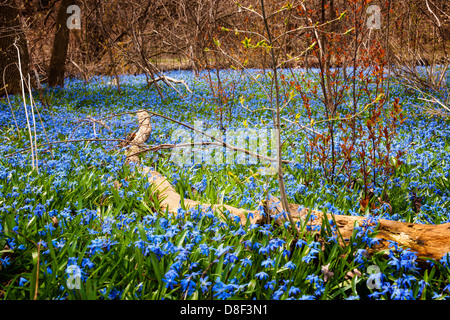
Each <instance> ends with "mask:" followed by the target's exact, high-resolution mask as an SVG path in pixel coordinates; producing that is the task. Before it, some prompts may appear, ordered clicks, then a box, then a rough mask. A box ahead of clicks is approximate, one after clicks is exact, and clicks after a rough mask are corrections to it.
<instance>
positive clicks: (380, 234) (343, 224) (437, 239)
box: [127, 110, 450, 262]
mask: <svg viewBox="0 0 450 320" xmlns="http://www.w3.org/2000/svg"><path fill="white" fill-rule="evenodd" d="M137 116H138V120H139V125H140V127H139V130H138V132H137V133H136V135H135V138H134V139H133V140H132V141H131V142H130V143H131V144H132V145H133V146H132V147H131V149H130V150H129V151H127V156H128V161H129V162H134V163H136V164H138V165H139V158H138V157H137V155H135V153H136V152H138V151H139V149H140V147H141V146H142V145H143V143H144V142H145V141H146V140H147V139H148V138H149V136H150V133H151V125H150V120H149V118H150V116H149V114H148V113H147V112H146V111H145V110H142V111H140V112H138V113H137ZM140 168H141V170H142V172H143V173H146V174H148V179H149V182H151V183H152V185H153V186H154V187H155V191H154V192H156V193H157V194H158V199H159V201H160V205H161V208H162V209H163V210H167V211H168V212H170V213H172V214H176V213H177V211H178V208H180V206H181V196H180V195H179V194H178V193H177V192H176V191H175V188H174V187H173V186H172V185H171V184H170V182H169V181H168V180H167V179H166V178H165V177H164V176H163V175H161V174H160V173H158V172H156V171H153V170H151V169H150V168H148V167H140ZM261 204H262V205H263V207H264V208H265V213H264V214H262V213H261V212H259V211H251V210H245V209H240V208H235V207H232V206H229V205H217V204H204V203H201V202H199V201H193V200H190V199H184V205H185V207H186V209H189V208H193V207H196V206H199V205H201V206H202V208H203V209H206V208H208V207H210V208H211V209H212V210H214V211H215V212H216V213H219V214H222V213H223V212H224V211H225V210H228V211H229V212H230V213H231V214H233V215H235V216H238V217H239V218H240V222H241V224H243V225H245V224H246V222H247V219H248V217H249V214H251V215H250V217H251V219H250V222H251V223H255V224H262V223H267V222H268V220H267V219H268V217H270V216H277V215H278V216H279V215H280V213H281V212H282V207H281V204H280V201H279V200H278V199H276V198H274V197H272V198H271V199H270V200H269V201H267V202H266V201H263V202H262V203H261ZM289 211H290V212H291V214H292V217H293V219H294V221H296V222H297V221H306V220H308V221H306V223H307V225H309V226H315V225H320V226H321V225H322V222H323V221H324V219H325V218H326V219H327V220H328V221H330V220H334V221H335V227H336V231H337V230H338V231H339V234H340V235H338V240H339V242H340V244H341V245H343V246H344V245H347V244H348V241H349V239H350V237H351V236H352V234H353V231H354V227H355V224H356V225H359V226H363V224H364V220H366V219H367V218H366V217H360V216H347V215H332V214H325V213H323V212H320V211H313V212H311V215H308V213H309V209H307V208H302V207H301V206H300V205H298V204H289ZM311 217H312V218H311ZM286 218H287V217H286V215H285V217H284V218H283V217H279V218H277V220H276V221H275V224H276V225H279V226H283V224H284V222H285V221H287V219H286ZM369 225H370V223H369ZM372 225H373V223H372ZM373 226H375V225H373ZM376 227H377V229H376V232H377V234H376V236H375V237H376V238H377V239H379V240H380V241H379V243H378V244H377V245H375V246H373V248H372V249H371V250H372V251H379V250H384V249H388V248H389V245H390V243H389V241H388V240H390V241H395V242H397V243H398V245H399V247H403V248H410V249H411V250H412V251H413V252H417V255H418V257H419V258H422V259H423V258H431V259H435V260H440V259H441V258H442V257H443V256H444V255H445V254H447V253H448V252H450V223H445V224H440V225H425V224H416V223H406V222H400V221H391V220H385V219H379V220H377V226H376ZM422 262H423V260H422Z"/></svg>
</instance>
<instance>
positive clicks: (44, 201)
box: [0, 71, 450, 300]
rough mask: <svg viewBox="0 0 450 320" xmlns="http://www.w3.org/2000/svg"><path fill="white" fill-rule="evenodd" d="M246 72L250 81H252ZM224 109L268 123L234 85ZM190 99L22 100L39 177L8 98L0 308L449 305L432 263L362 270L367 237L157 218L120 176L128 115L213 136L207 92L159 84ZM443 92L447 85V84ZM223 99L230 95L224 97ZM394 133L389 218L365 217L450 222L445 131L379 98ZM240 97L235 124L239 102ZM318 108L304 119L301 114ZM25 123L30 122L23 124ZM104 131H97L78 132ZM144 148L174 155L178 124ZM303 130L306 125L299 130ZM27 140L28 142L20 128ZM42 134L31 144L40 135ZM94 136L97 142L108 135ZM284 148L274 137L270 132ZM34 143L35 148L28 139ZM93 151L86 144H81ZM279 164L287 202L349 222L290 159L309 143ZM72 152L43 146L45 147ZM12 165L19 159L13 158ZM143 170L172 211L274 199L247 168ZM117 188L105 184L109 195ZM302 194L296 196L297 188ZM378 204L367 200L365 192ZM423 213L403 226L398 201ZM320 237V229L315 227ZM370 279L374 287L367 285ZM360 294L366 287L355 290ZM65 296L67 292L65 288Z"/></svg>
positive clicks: (409, 258)
mask: <svg viewBox="0 0 450 320" xmlns="http://www.w3.org/2000/svg"><path fill="white" fill-rule="evenodd" d="M252 72H257V71H252ZM225 73H226V75H224V76H223V77H224V78H226V79H229V80H228V81H230V82H231V81H233V77H235V78H236V79H239V81H238V80H236V81H235V86H233V89H232V90H231V89H229V90H228V89H226V90H225V91H224V93H223V94H224V95H229V96H230V97H231V96H232V97H233V98H230V99H229V100H228V103H227V104H226V105H225V106H224V110H225V111H224V117H225V118H224V124H225V125H226V126H227V127H228V128H241V127H242V126H243V123H244V121H245V125H246V126H249V127H250V126H251V127H254V128H267V127H270V126H271V118H270V114H269V113H267V112H258V113H252V112H251V111H250V109H258V108H261V107H262V106H264V105H265V104H267V101H266V99H265V98H264V97H263V95H262V94H260V93H261V92H260V90H258V87H257V86H255V85H254V84H253V83H252V82H251V80H250V79H248V78H242V76H241V75H240V74H239V73H238V72H232V71H230V72H225V71H224V74H225ZM170 76H171V77H174V78H178V79H184V80H186V82H187V84H188V85H189V87H190V88H191V90H192V91H193V94H190V93H189V92H187V91H186V90H185V88H184V87H183V86H177V90H178V91H180V93H181V95H180V93H178V92H177V91H176V90H173V89H172V88H169V87H167V86H165V85H161V90H162V93H163V95H164V99H163V100H162V99H161V97H160V95H159V94H158V92H157V90H156V89H155V88H154V87H153V88H150V89H149V88H148V87H147V86H146V82H145V77H144V76H123V77H121V92H120V93H119V92H118V90H117V87H114V86H111V85H108V84H107V82H108V81H109V80H110V79H109V78H102V77H98V78H94V79H92V80H91V82H90V83H89V84H85V83H84V82H82V81H80V80H75V79H68V80H67V82H66V87H65V89H64V90H59V89H54V90H50V89H46V90H45V92H44V93H45V95H46V96H47V97H48V102H49V103H48V105H47V106H44V105H42V104H41V102H40V100H39V98H38V94H37V92H36V93H35V100H36V104H37V106H38V108H39V110H40V118H41V119H42V122H41V121H40V120H39V117H38V115H37V114H36V115H35V116H36V132H37V138H38V144H41V145H42V146H40V147H39V148H38V149H39V153H38V161H39V162H38V168H37V170H31V153H30V150H29V149H27V148H28V147H29V146H30V141H29V135H28V130H27V125H26V118H25V113H24V112H23V104H22V98H21V96H13V97H10V99H11V105H12V107H13V109H14V111H15V112H14V115H15V118H16V121H17V125H18V128H19V130H20V132H17V129H16V125H15V123H14V117H13V115H12V113H11V110H10V107H9V105H8V103H7V100H2V101H1V105H0V133H1V134H0V141H1V142H0V153H1V155H0V298H1V299H34V298H37V299H177V300H180V299H315V300H320V299H445V298H447V297H450V285H449V284H450V282H449V279H450V266H449V261H448V260H447V259H446V258H445V257H443V259H442V260H440V261H429V262H427V264H428V265H427V266H425V267H424V266H419V264H418V260H417V256H416V255H415V254H414V252H411V251H410V250H403V249H401V248H398V247H397V246H396V244H395V243H392V246H391V248H390V250H387V251H384V252H378V253H375V254H373V255H369V254H368V252H369V249H370V246H371V244H372V243H373V242H374V241H376V239H374V238H373V236H371V231H372V230H371V229H370V228H365V227H364V226H361V227H359V228H357V229H356V232H355V233H354V236H353V237H352V239H351V241H350V244H349V245H348V246H346V247H342V246H340V245H339V244H338V243H337V240H336V237H333V236H332V234H331V233H330V230H331V227H332V222H331V223H330V224H329V225H328V227H327V228H325V227H324V228H322V229H321V230H316V231H317V232H316V233H309V232H308V233H304V235H303V238H301V239H300V240H295V239H294V238H293V234H292V233H291V232H290V231H289V230H288V229H285V228H279V227H274V226H273V225H270V224H268V225H251V224H247V225H245V226H242V225H241V224H240V223H239V221H237V220H236V219H235V217H233V216H229V217H228V219H219V218H218V217H217V216H216V215H215V214H214V212H211V211H210V210H204V211H202V210H200V209H199V208H196V209H190V210H189V211H185V210H183V209H182V208H180V209H179V211H178V214H177V215H171V214H168V213H167V212H164V211H163V210H161V209H160V207H159V203H158V201H157V200H156V199H155V197H154V196H153V193H152V188H153V187H152V186H151V185H150V184H149V182H148V180H147V178H146V177H145V176H143V175H142V174H141V173H140V172H139V170H135V168H133V167H129V166H128V165H125V164H124V162H125V157H124V155H123V150H120V149H118V148H117V144H118V141H114V139H124V138H125V137H126V136H127V134H128V133H130V132H132V131H134V130H136V129H137V118H136V117H135V116H133V114H127V112H130V111H136V110H139V109H142V108H144V109H148V110H151V111H153V112H156V113H160V114H163V115H165V116H168V117H171V118H173V119H176V120H178V121H181V122H184V123H187V124H190V125H192V124H193V122H194V121H195V120H201V121H203V122H204V125H205V127H206V128H212V127H217V123H218V113H217V110H216V107H215V105H216V100H215V98H214V97H213V96H212V95H211V90H210V89H209V87H208V83H207V81H205V79H204V78H202V77H201V76H200V77H195V76H194V75H193V73H192V72H187V71H186V72H183V71H179V72H175V71H174V72H171V73H170ZM449 82H450V81H449ZM230 88H231V87H230ZM391 90H392V96H393V97H398V98H400V103H401V104H402V105H403V110H404V112H405V114H406V115H407V120H406V121H405V122H404V123H403V124H402V125H401V127H400V128H399V135H398V136H397V137H396V141H395V143H394V145H393V147H392V148H393V149H394V150H404V151H406V150H407V151H408V152H406V153H405V154H404V155H403V156H402V158H401V160H402V163H403V164H402V165H401V166H400V168H399V169H398V170H396V173H395V176H393V177H392V178H391V179H389V181H388V186H387V190H389V196H390V199H391V206H392V211H389V210H387V209H383V208H380V209H379V210H378V211H377V210H375V211H374V212H371V213H372V214H373V217H374V219H377V218H384V219H392V220H402V221H408V222H414V223H429V224H438V223H445V222H449V221H450V174H449V173H450V126H449V122H448V120H445V119H443V118H440V117H429V116H426V115H424V114H423V113H421V112H418V111H417V108H416V107H414V104H417V103H419V102H418V101H419V100H417V98H415V95H414V94H412V93H410V92H407V91H406V90H404V89H403V88H401V87H395V86H392V88H391ZM241 96H243V97H245V104H246V106H247V108H248V109H244V108H242V106H241V104H240V103H239V98H240V97H241ZM291 106H292V110H290V115H292V117H295V116H296V115H299V116H300V117H299V116H297V119H298V118H299V120H300V122H301V121H302V120H303V119H306V114H305V110H303V108H302V105H301V103H300V102H297V101H296V100H295V99H294V100H293V101H292V103H291ZM311 108H312V109H313V110H314V108H319V104H317V105H315V104H314V103H312V104H311ZM29 114H31V109H29ZM113 114H122V115H121V116H114V117H109V118H105V120H104V121H105V123H106V124H107V126H108V128H106V127H102V126H100V125H97V126H96V130H95V131H94V130H93V126H92V123H90V122H80V121H79V120H80V119H86V117H87V116H92V117H94V118H101V117H107V116H109V115H113ZM151 121H152V127H153V130H152V135H151V137H150V139H149V141H148V144H149V145H159V144H162V143H171V142H172V143H173V142H176V141H171V134H172V132H173V131H174V130H175V129H178V128H180V126H179V125H177V124H175V123H173V122H170V121H167V120H165V119H162V118H160V117H152V119H151ZM307 122H308V120H305V123H307ZM32 129H33V128H32ZM44 129H45V130H44ZM108 129H109V130H108ZM284 134H285V135H286V136H288V134H289V133H288V132H286V133H284ZM33 135H34V133H33ZM93 138H97V139H104V140H103V141H96V142H89V141H83V139H93ZM290 139H291V141H292V143H293V144H291V146H292V145H293V146H295V147H290V148H287V149H286V150H285V152H284V154H285V157H286V159H289V160H292V161H293V163H292V164H289V165H286V168H285V179H286V191H287V195H288V198H289V201H290V202H292V203H298V204H300V205H302V206H305V207H312V208H316V209H319V210H322V211H327V212H332V213H336V214H349V215H363V214H364V212H360V210H359V208H360V203H359V199H360V195H361V190H359V189H358V188H355V189H349V188H345V187H342V186H343V185H344V182H345V181H343V180H344V178H343V177H341V178H339V177H338V178H337V179H336V180H335V181H334V183H333V184H329V183H327V182H326V181H324V180H323V179H322V173H321V167H320V166H317V167H316V168H313V169H312V170H311V168H309V169H308V170H306V166H307V164H306V163H304V162H303V159H304V157H303V156H302V155H303V153H304V152H305V150H307V147H308V143H307V141H306V139H305V138H304V135H303V134H302V133H301V132H300V133H299V134H297V135H295V136H291V138H290ZM48 140H49V141H55V142H56V141H65V140H77V141H74V142H66V143H58V144H52V145H51V148H50V147H49V146H48V145H45V143H46V142H47V141H48ZM18 151H20V152H18ZM142 163H143V164H144V165H146V166H149V167H153V168H154V169H155V170H156V171H158V172H160V173H162V174H164V175H165V176H166V177H167V178H168V179H169V181H170V182H171V183H172V184H173V185H174V187H175V188H176V190H177V192H179V193H180V194H181V195H182V196H184V197H186V198H189V199H193V200H199V201H203V202H204V203H225V204H229V205H233V206H235V207H241V208H246V209H252V210H256V209H258V203H259V201H260V200H261V199H262V198H263V197H264V195H265V194H266V192H267V191H269V192H270V193H272V194H274V195H277V193H278V189H277V182H276V179H273V178H270V179H266V177H261V176H258V175H257V174H256V172H257V169H258V168H257V166H256V165H238V164H237V165H208V166H206V165H204V166H202V165H201V164H195V165H192V166H187V167H184V168H180V167H178V166H177V165H175V164H174V163H173V162H171V161H170V150H169V151H167V150H166V151H158V152H154V153H148V154H145V155H143V158H142ZM117 182H118V183H117ZM306 182H308V183H306ZM380 192H381V190H377V189H375V190H374V193H375V194H377V193H380ZM413 192H414V193H415V194H416V195H417V196H420V197H421V199H422V201H423V205H422V207H421V211H420V213H419V214H417V213H416V212H415V211H414V207H413V205H412V200H411V194H412V193H413ZM330 226H331V227H330ZM371 266H372V267H373V266H376V267H377V269H376V270H379V272H376V273H369V272H367V270H368V268H369V267H371ZM370 284H372V285H370ZM74 285H75V287H74Z"/></svg>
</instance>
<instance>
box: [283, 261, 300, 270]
mask: <svg viewBox="0 0 450 320" xmlns="http://www.w3.org/2000/svg"><path fill="white" fill-rule="evenodd" d="M284 267H285V268H288V269H291V270H295V268H297V266H296V265H295V263H293V262H292V261H288V262H286V264H285V265H284Z"/></svg>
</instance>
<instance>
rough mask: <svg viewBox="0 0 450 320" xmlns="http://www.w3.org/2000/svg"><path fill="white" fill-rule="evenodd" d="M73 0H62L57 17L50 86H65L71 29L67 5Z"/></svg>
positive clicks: (49, 73) (49, 79) (50, 69)
mask: <svg viewBox="0 0 450 320" xmlns="http://www.w3.org/2000/svg"><path fill="white" fill-rule="evenodd" d="M73 2H74V1H73V0H61V3H60V4H59V9H58V14H57V17H56V32H55V38H54V40H53V50H52V57H51V59H50V68H49V72H48V84H49V86H50V87H56V86H60V87H64V74H65V71H66V59H67V49H68V47H69V34H70V29H69V28H67V18H68V14H67V7H69V6H70V5H72V4H73Z"/></svg>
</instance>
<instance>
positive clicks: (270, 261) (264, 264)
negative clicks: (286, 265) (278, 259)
mask: <svg viewBox="0 0 450 320" xmlns="http://www.w3.org/2000/svg"><path fill="white" fill-rule="evenodd" d="M274 265H275V259H270V258H267V260H264V261H263V262H262V263H261V266H262V267H264V268H268V267H273V266H274Z"/></svg>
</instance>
